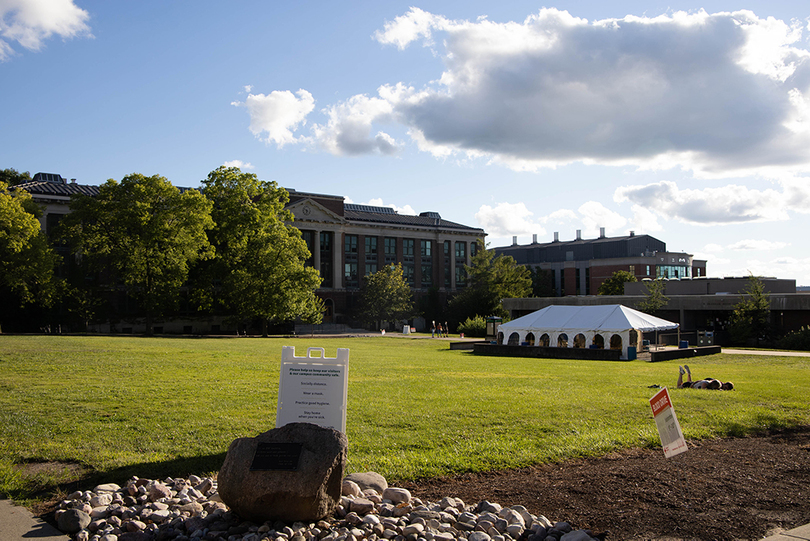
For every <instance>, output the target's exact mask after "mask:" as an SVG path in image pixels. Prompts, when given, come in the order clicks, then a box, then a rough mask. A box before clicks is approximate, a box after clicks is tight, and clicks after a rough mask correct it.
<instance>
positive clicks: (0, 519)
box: [0, 499, 70, 541]
mask: <svg viewBox="0 0 810 541" xmlns="http://www.w3.org/2000/svg"><path fill="white" fill-rule="evenodd" d="M26 539H49V540H51V541H70V538H69V537H68V536H67V535H65V534H63V533H62V532H60V531H59V530H57V529H56V528H54V527H53V526H51V525H50V524H48V523H47V522H45V521H43V520H40V519H38V518H37V517H35V516H34V515H32V514H31V511H29V510H28V509H26V508H25V507H20V506H18V505H14V504H13V503H11V500H6V499H0V541H25V540H26Z"/></svg>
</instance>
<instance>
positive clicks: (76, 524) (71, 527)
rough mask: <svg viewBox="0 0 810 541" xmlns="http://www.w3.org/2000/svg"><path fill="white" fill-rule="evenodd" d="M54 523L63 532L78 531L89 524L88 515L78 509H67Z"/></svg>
mask: <svg viewBox="0 0 810 541" xmlns="http://www.w3.org/2000/svg"><path fill="white" fill-rule="evenodd" d="M56 524H57V526H58V527H59V529H60V530H62V531H63V532H65V533H78V532H79V531H80V530H83V529H84V528H86V527H87V526H88V525H89V524H90V515H88V514H87V513H85V512H84V511H82V510H80V509H67V510H66V511H65V512H64V513H61V514H60V515H59V518H57V519H56Z"/></svg>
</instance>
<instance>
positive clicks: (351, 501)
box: [57, 478, 597, 541]
mask: <svg viewBox="0 0 810 541" xmlns="http://www.w3.org/2000/svg"><path fill="white" fill-rule="evenodd" d="M193 481H194V482H192V479H188V480H186V479H164V480H162V481H151V480H147V479H134V478H133V479H132V480H130V482H128V483H127V486H126V487H124V488H120V489H119V490H118V491H117V492H115V493H113V502H115V501H116V499H118V500H121V499H122V498H123V496H125V495H128V494H129V491H130V490H132V489H133V488H135V489H136V492H137V491H138V490H140V489H141V488H143V489H144V492H145V491H146V490H147V487H151V486H154V485H156V484H162V485H164V486H166V487H167V488H168V489H169V490H170V491H171V492H173V493H174V494H176V495H175V496H172V497H171V498H166V499H164V500H163V501H159V502H146V503H145V504H132V505H129V506H125V505H123V504H122V503H111V504H110V505H109V506H107V507H98V508H96V509H93V512H94V513H98V514H101V515H104V516H106V517H107V518H106V519H103V518H99V519H96V520H95V521H93V522H92V523H91V522H90V520H89V516H88V517H87V519H86V522H84V521H79V522H77V523H76V526H74V527H73V528H74V529H73V530H71V531H68V530H63V531H66V532H68V533H71V534H72V536H73V539H74V540H75V541H215V540H223V541H226V540H227V541H421V540H425V541H427V540H431V541H454V540H458V541H592V540H595V539H597V538H596V537H595V536H594V535H593V533H592V532H590V531H588V530H574V529H573V528H572V527H571V525H570V524H569V523H567V522H556V523H554V524H553V525H552V523H551V522H550V521H549V520H548V519H547V518H546V517H544V516H542V515H532V514H531V513H529V512H528V511H527V510H526V508H525V507H523V506H520V505H515V506H512V507H505V508H504V507H501V506H500V505H499V504H497V503H494V502H487V501H483V502H480V503H478V504H476V505H470V506H465V505H464V502H463V501H461V500H459V499H456V498H452V497H445V498H442V500H441V501H440V502H439V503H431V502H423V501H421V500H419V499H418V498H413V497H410V492H408V491H406V490H404V489H400V488H397V487H387V482H386V483H385V484H386V488H388V489H389V490H388V491H387V492H388V494H387V496H389V497H390V496H392V495H394V494H398V495H400V496H402V497H404V496H405V495H406V493H407V495H408V496H409V501H408V502H404V501H403V502H401V503H398V504H393V503H390V502H392V501H393V500H391V499H390V498H389V497H386V499H385V500H384V502H383V503H381V504H375V503H374V502H373V501H372V500H370V499H368V498H365V497H363V496H357V495H354V494H352V495H346V496H343V497H341V498H340V500H339V503H338V504H337V507H336V508H335V509H334V512H333V513H332V514H330V515H329V516H327V517H325V518H324V519H322V520H319V521H317V522H315V521H306V522H296V521H281V520H277V519H267V520H264V521H253V522H246V521H244V519H243V517H240V515H239V514H237V513H235V512H234V510H233V509H229V508H228V507H227V506H226V505H225V504H223V503H222V502H221V501H219V500H220V498H219V493H218V489H220V488H221V486H218V484H219V482H218V481H215V480H213V479H200V478H197V479H195V480H193ZM206 481H207V483H206ZM201 483H205V484H210V488H209V490H208V491H207V493H206V494H205V496H204V497H202V498H201V499H200V500H199V501H194V502H187V503H183V502H185V501H186V500H184V499H183V497H180V494H181V493H184V491H186V494H187V493H188V489H189V488H191V486H192V485H193V486H200V485H201ZM342 485H343V483H338V484H337V486H338V487H341V486H342ZM385 492H386V491H384V493H385ZM362 494H363V495H372V496H373V495H374V494H376V489H374V490H369V489H368V488H366V489H365V490H364V491H363V492H362ZM98 495H99V493H94V492H74V493H73V494H71V496H75V498H68V499H67V500H64V501H63V502H62V503H61V504H60V506H59V507H60V509H59V510H58V511H57V520H58V521H59V523H60V524H62V522H63V521H64V522H67V521H68V520H71V517H72V518H74V519H75V518H76V517H81V513H84V511H83V510H82V509H83V508H85V506H86V508H88V509H89V508H90V506H89V504H88V503H87V502H88V501H90V500H92V499H93V498H95V497H97V496H98ZM140 496H142V497H146V494H145V493H144V494H140ZM358 510H359V511H360V512H358ZM85 516H86V513H85ZM63 517H65V518H63ZM81 524H83V525H82V526H80V525H81ZM79 526H80V527H79ZM77 527H78V530H76V529H75V528H77ZM60 529H61V526H60ZM91 530H92V531H91Z"/></svg>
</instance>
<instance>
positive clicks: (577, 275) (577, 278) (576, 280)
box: [574, 267, 581, 295]
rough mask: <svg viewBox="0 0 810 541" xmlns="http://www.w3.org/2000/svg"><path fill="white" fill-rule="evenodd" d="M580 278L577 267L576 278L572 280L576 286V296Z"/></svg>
mask: <svg viewBox="0 0 810 541" xmlns="http://www.w3.org/2000/svg"><path fill="white" fill-rule="evenodd" d="M580 278H581V277H580V271H579V267H577V269H576V278H575V279H574V284H576V294H577V295H579V292H580V287H581V286H580Z"/></svg>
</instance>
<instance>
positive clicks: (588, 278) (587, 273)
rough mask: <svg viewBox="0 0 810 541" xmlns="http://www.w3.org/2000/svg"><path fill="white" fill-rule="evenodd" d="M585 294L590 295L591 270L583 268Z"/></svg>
mask: <svg viewBox="0 0 810 541" xmlns="http://www.w3.org/2000/svg"><path fill="white" fill-rule="evenodd" d="M585 294H586V295H590V294H591V268H590V267H585Z"/></svg>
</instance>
